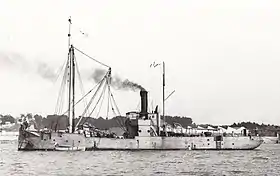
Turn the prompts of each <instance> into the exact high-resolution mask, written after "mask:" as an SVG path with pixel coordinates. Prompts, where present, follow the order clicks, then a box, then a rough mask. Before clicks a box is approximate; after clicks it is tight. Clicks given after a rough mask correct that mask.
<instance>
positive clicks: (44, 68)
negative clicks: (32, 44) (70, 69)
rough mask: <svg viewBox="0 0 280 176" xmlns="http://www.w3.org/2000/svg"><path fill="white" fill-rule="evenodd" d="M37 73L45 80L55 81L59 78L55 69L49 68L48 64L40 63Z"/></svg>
mask: <svg viewBox="0 0 280 176" xmlns="http://www.w3.org/2000/svg"><path fill="white" fill-rule="evenodd" d="M36 67H37V70H36V71H37V73H38V74H39V75H40V76H41V77H42V78H44V79H47V80H50V81H54V80H55V79H56V77H57V75H56V74H55V71H54V69H53V68H51V67H50V66H48V65H47V64H46V63H43V62H39V63H38V64H37V65H36Z"/></svg>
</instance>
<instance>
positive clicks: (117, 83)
mask: <svg viewBox="0 0 280 176" xmlns="http://www.w3.org/2000/svg"><path fill="white" fill-rule="evenodd" d="M106 72H107V71H106V70H103V69H96V70H95V71H94V72H93V74H92V75H91V79H93V80H94V81H95V82H96V83H97V82H99V81H100V80H101V79H102V78H103V77H104V76H105V74H106ZM111 86H113V87H114V88H116V89H119V90H132V91H137V90H145V88H144V87H143V86H141V85H140V84H137V83H135V82H132V81H130V80H128V79H124V80H123V79H121V78H120V77H118V76H113V77H112V79H111Z"/></svg>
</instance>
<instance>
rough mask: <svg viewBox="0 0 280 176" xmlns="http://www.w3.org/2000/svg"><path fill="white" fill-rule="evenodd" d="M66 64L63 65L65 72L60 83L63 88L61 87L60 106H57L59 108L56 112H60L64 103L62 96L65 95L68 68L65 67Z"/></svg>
mask: <svg viewBox="0 0 280 176" xmlns="http://www.w3.org/2000/svg"><path fill="white" fill-rule="evenodd" d="M67 65H68V62H67ZM67 65H66V66H65V72H64V75H63V76H64V78H63V80H62V84H64V86H63V88H62V92H61V100H60V101H61V102H60V106H59V109H58V113H59V114H61V113H62V110H63V105H64V101H65V99H64V96H65V88H66V87H67V86H66V85H67V74H68V71H69V70H68V69H67Z"/></svg>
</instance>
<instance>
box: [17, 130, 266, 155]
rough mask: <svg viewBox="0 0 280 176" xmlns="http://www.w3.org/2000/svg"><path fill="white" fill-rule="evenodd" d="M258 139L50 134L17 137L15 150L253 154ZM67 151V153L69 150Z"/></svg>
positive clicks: (259, 143) (259, 140)
mask: <svg viewBox="0 0 280 176" xmlns="http://www.w3.org/2000/svg"><path fill="white" fill-rule="evenodd" d="M262 142H263V140H262V139H261V138H260V137H248V136H242V137H241V136H240V137H223V138H222V140H221V141H216V140H215V137H138V136H137V137H135V138H133V139H119V138H100V137H86V136H85V135H83V134H69V133H50V134H47V135H46V134H44V135H42V134H40V133H38V135H34V133H33V134H30V135H29V136H27V137H23V136H21V135H20V136H19V141H18V150H61V148H63V147H61V146H70V149H71V148H72V149H75V148H78V149H80V148H83V149H84V150H86V151H89V150H253V149H255V148H257V147H259V146H260V145H261V144H262ZM70 149H69V150H70Z"/></svg>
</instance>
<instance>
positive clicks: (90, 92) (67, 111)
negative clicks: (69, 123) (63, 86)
mask: <svg viewBox="0 0 280 176" xmlns="http://www.w3.org/2000/svg"><path fill="white" fill-rule="evenodd" d="M101 81H102V80H101ZM101 81H99V82H98V83H97V84H96V85H95V86H94V87H93V88H92V89H91V90H90V91H88V93H86V94H85V95H84V96H83V97H82V98H80V99H79V100H78V101H77V102H76V103H75V106H76V105H77V104H78V103H80V102H81V101H82V100H83V99H84V98H85V97H86V96H88V94H90V93H91V92H92V91H93V90H94V89H95V88H96V87H97V86H98V85H99V84H100V83H101ZM67 112H68V110H67V111H66V112H65V113H63V115H65V114H66V113H67Z"/></svg>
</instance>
